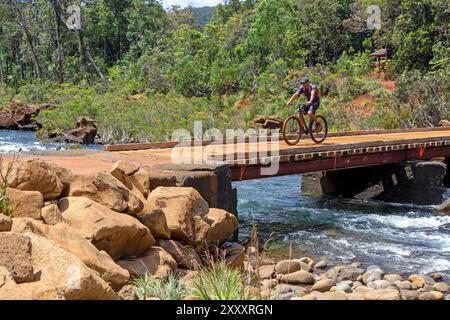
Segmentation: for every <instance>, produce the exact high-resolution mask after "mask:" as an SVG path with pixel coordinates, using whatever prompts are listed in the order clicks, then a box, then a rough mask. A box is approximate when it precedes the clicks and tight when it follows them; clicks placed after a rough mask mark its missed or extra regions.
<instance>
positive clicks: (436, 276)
mask: <svg viewBox="0 0 450 320" xmlns="http://www.w3.org/2000/svg"><path fill="white" fill-rule="evenodd" d="M428 276H429V277H430V278H431V279H433V280H434V281H436V282H440V281H442V280H443V279H444V277H443V276H442V274H440V273H438V272H433V273H430V274H429V275H428Z"/></svg>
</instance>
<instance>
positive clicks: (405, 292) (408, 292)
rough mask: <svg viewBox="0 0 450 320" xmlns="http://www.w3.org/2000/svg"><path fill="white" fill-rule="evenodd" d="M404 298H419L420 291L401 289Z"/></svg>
mask: <svg viewBox="0 0 450 320" xmlns="http://www.w3.org/2000/svg"><path fill="white" fill-rule="evenodd" d="M400 294H401V295H402V298H403V300H419V292H418V291H417V290H400Z"/></svg>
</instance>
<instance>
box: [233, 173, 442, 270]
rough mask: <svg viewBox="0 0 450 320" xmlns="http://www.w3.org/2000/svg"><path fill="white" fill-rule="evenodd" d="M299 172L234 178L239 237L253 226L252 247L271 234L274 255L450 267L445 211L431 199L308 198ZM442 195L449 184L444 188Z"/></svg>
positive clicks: (390, 267) (245, 237)
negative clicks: (429, 201) (412, 201)
mask: <svg viewBox="0 0 450 320" xmlns="http://www.w3.org/2000/svg"><path fill="white" fill-rule="evenodd" d="M300 181H301V176H286V177H277V178H270V179H264V180H254V181H245V182H238V183H235V187H236V188H237V190H238V211H239V219H240V223H241V231H240V237H241V240H242V241H244V242H245V241H248V240H249V238H250V231H251V225H252V224H255V225H256V227H257V233H258V238H259V239H260V247H261V246H263V245H264V242H265V241H266V240H267V239H269V237H270V236H271V234H272V233H273V235H272V241H270V242H269V245H268V248H269V251H271V252H273V254H275V255H280V256H285V257H287V256H288V253H289V250H290V248H292V252H293V253H294V254H293V256H295V257H299V256H304V255H307V256H310V257H312V258H314V259H320V258H325V259H328V260H329V261H331V262H334V263H350V262H356V261H357V262H362V263H363V264H364V265H366V266H367V265H372V264H375V265H379V266H382V267H383V268H384V269H385V270H387V271H390V272H396V273H402V274H407V273H428V272H436V271H440V272H443V273H444V274H446V275H450V228H448V226H447V228H445V227H444V226H445V225H446V224H450V216H438V215H436V214H435V212H436V207H433V206H414V205H400V204H390V203H384V202H379V201H361V200H345V199H314V198H311V197H308V196H304V195H303V194H302V193H301V191H300V186H301V184H300ZM446 196H447V197H449V196H450V192H447V194H446Z"/></svg>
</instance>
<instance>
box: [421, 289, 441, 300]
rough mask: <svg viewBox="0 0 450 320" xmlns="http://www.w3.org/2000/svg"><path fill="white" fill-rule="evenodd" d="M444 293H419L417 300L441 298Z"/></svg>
mask: <svg viewBox="0 0 450 320" xmlns="http://www.w3.org/2000/svg"><path fill="white" fill-rule="evenodd" d="M443 299H444V295H443V294H442V293H441V292H437V291H431V292H422V293H421V294H419V300H443Z"/></svg>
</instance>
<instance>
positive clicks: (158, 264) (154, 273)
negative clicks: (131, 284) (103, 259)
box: [117, 247, 177, 279]
mask: <svg viewBox="0 0 450 320" xmlns="http://www.w3.org/2000/svg"><path fill="white" fill-rule="evenodd" d="M117 263H118V264H119V265H120V266H121V267H122V268H125V269H127V270H128V271H129V272H130V274H131V275H132V276H133V277H135V278H143V279H144V278H145V277H146V276H148V277H150V276H151V277H154V278H167V277H168V276H169V274H171V273H174V272H175V270H176V269H177V263H176V261H175V260H174V259H173V258H172V256H171V255H170V254H169V253H168V252H167V251H165V250H164V249H162V248H159V247H153V248H151V249H150V250H148V251H147V252H146V254H145V255H144V256H143V257H141V258H136V259H126V260H125V259H124V260H119V261H117Z"/></svg>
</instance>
